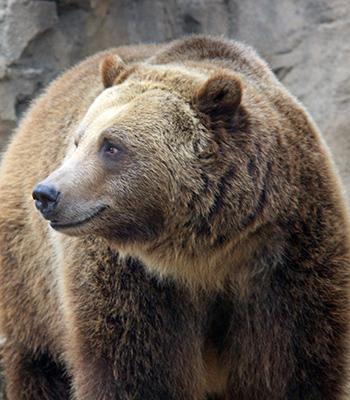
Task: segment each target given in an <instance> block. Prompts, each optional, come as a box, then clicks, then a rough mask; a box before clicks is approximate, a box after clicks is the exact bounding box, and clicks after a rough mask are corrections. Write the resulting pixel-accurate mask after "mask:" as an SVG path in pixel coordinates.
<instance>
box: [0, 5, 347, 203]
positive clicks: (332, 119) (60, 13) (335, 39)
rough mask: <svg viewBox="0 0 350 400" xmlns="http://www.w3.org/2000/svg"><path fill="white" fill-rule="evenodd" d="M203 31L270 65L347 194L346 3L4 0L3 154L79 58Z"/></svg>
mask: <svg viewBox="0 0 350 400" xmlns="http://www.w3.org/2000/svg"><path fill="white" fill-rule="evenodd" d="M204 32H205V33H209V34H213V35H226V36H228V37H231V38H236V39H239V40H242V41H244V42H246V43H249V44H252V45H253V46H255V47H256V49H257V50H258V51H259V52H260V54H261V55H262V56H263V57H265V58H266V59H267V60H268V61H269V63H270V65H271V66H272V68H273V69H274V71H275V72H276V74H277V76H278V77H279V78H280V79H281V80H282V81H283V82H284V83H285V85H286V86H287V87H289V89H290V90H291V91H292V92H293V93H294V94H295V95H296V96H297V97H298V98H299V99H300V100H301V101H302V102H303V103H304V104H305V105H306V107H307V108H308V109H309V111H310V113H311V115H312V116H313V118H314V119H315V121H316V123H317V124H318V125H319V127H320V128H321V130H322V132H323V133H324V135H325V138H326V140H327V142H328V144H329V145H330V147H331V149H332V151H333V154H334V158H335V161H336V163H337V165H338V167H339V169H340V172H341V175H342V178H343V182H344V185H345V186H346V189H347V192H348V195H349V194H350V157H349V155H350V140H349V139H350V68H349V66H348V65H349V59H350V40H349V37H350V2H349V1H348V0H332V1H331V2H330V1H329V0H305V1H303V2H299V1H298V2H292V1H290V0H260V1H259V2H257V1H255V0H56V1H43V0H0V147H2V148H4V145H5V143H6V140H7V138H8V135H9V132H10V131H11V130H12V129H13V128H14V127H15V126H16V124H17V123H18V119H19V118H20V116H21V114H22V113H23V111H24V110H25V109H26V107H27V106H28V104H29V102H30V100H31V99H32V98H33V97H35V96H36V95H37V94H38V93H39V92H40V90H41V89H42V88H43V87H45V86H46V85H47V84H48V83H49V82H50V81H51V80H52V79H53V78H54V77H56V76H57V75H58V74H59V73H61V72H62V71H63V70H64V69H66V68H67V67H69V66H71V65H72V64H74V63H75V62H77V61H78V60H80V59H82V58H84V57H86V56H88V55H89V54H91V53H94V52H96V51H99V50H102V49H105V48H109V47H113V46H119V45H125V44H131V43H142V42H164V41H169V40H171V39H174V38H177V37H179V36H182V35H187V34H191V33H204ZM349 198H350V195H349Z"/></svg>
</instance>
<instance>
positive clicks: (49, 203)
mask: <svg viewBox="0 0 350 400" xmlns="http://www.w3.org/2000/svg"><path fill="white" fill-rule="evenodd" d="M60 195H61V193H60V192H59V191H58V190H57V189H56V187H55V186H54V185H52V184H51V183H39V184H38V185H36V187H35V188H34V191H33V199H34V200H35V206H36V208H37V209H38V210H39V211H40V212H41V213H42V214H43V215H44V216H47V215H48V214H49V213H50V212H51V211H53V210H54V209H55V208H56V206H57V204H58V201H59V199H60V197H61V196H60Z"/></svg>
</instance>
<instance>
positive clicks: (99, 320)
mask: <svg viewBox="0 0 350 400" xmlns="http://www.w3.org/2000/svg"><path fill="white" fill-rule="evenodd" d="M116 55H117V56H116ZM147 57H150V58H147ZM99 74H101V75H102V83H103V85H104V88H106V90H104V91H103V89H104V88H103V86H102V84H101V83H100V82H101V79H100V78H99V77H98V76H99ZM0 179H1V180H0V182H1V183H0V256H1V269H0V274H1V276H0V278H1V280H0V284H1V298H0V304H1V317H2V321H3V323H2V330H3V333H4V335H5V337H6V343H5V347H4V350H3V357H4V367H5V375H6V381H7V387H8V397H9V399H10V400H14V399H17V400H18V399H19V400H22V399H23V400H24V399H39V400H40V399H70V398H71V399H75V400H83V399H84V400H96V399H104V400H109V399H110V400H112V399H126V400H131V399H140V400H141V399H142V400H146V399H150V400H151V399H152V400H157V399H159V400H160V399H161V400H167V399H169V400H170V399H173V400H181V399H183V400H190V399H191V400H209V399H214V398H215V399H220V400H248V399H249V400H253V399H257V400H262V399H266V400H267V399H268V400H282V399H283V400H285V399H288V400H297V399H298V400H301V399H303V400H304V399H305V400H311V399H314V400H316V399H317V400H322V399H327V400H340V399H344V396H345V385H346V383H347V379H348V372H347V358H348V357H347V352H348V344H347V336H348V333H349V332H348V331H349V329H348V328H349V294H348V291H349V287H348V285H349V266H350V240H349V239H350V232H349V220H348V215H347V211H346V209H345V202H344V199H343V196H342V193H341V189H340V186H339V183H338V179H337V176H336V174H335V172H334V168H333V166H332V163H331V160H330V156H329V154H328V150H327V148H326V147H325V145H324V143H323V141H322V139H321V136H320V135H319V133H318V132H317V130H316V128H315V127H314V125H313V123H312V122H311V120H310V118H309V117H308V115H307V113H306V111H305V110H304V108H303V107H302V106H301V105H300V104H299V103H298V102H297V101H296V100H295V99H294V98H293V97H292V96H291V95H290V94H289V93H288V92H287V91H286V89H285V88H284V87H283V86H282V85H281V84H280V83H279V82H278V81H277V80H276V78H275V77H274V76H273V74H272V73H271V71H270V70H269V68H268V67H267V66H266V64H265V63H264V62H263V61H262V60H261V59H260V58H259V57H258V56H257V55H256V53H255V52H254V51H253V50H252V49H250V48H249V47H247V46H244V45H242V44H239V43H237V42H233V41H225V40H216V39H210V38H206V37H193V38H188V39H184V40H181V41H178V42H174V43H172V44H170V45H168V46H158V47H157V46H142V47H134V48H132V47H131V48H121V49H117V50H111V51H109V52H105V53H100V54H98V55H96V56H95V57H92V58H91V59H88V60H86V61H85V62H83V63H82V64H80V65H79V66H77V67H76V68H74V69H73V70H71V71H69V72H68V73H66V74H65V75H63V76H62V77H61V78H59V79H58V80H57V81H56V82H54V83H53V84H52V85H51V86H50V87H49V88H48V89H47V91H46V92H45V93H44V94H43V95H42V96H41V97H40V98H39V99H38V100H37V101H36V102H35V103H34V104H33V106H32V107H31V109H30V111H29V112H28V114H27V116H26V118H25V119H24V120H23V122H22V124H21V126H20V128H19V129H18V132H17V133H16V134H15V135H14V138H13V141H12V143H11V145H10V147H9V150H8V152H7V153H6V154H5V156H4V160H3V164H2V167H1V172H0ZM39 182H41V184H40V185H41V186H37V187H36V189H35V191H34V197H35V198H36V205H37V207H38V208H39V209H40V210H41V211H42V213H43V215H44V217H45V218H46V219H48V220H50V221H51V222H50V224H51V227H53V228H54V229H52V228H51V227H50V226H49V223H48V222H47V221H45V220H44V219H43V218H42V217H41V216H40V214H39V212H37V211H36V210H35V208H34V204H33V203H34V202H33V200H32V199H31V193H32V191H33V188H34V187H35V185H36V184H37V183H39ZM43 188H44V189H45V192H43V193H44V194H45V196H44V197H43V195H42V194H41V192H40V190H43ZM39 189H40V190H39ZM48 189H50V190H51V191H48ZM52 193H54V194H55V195H54V196H53V195H52ZM51 197H52V198H51ZM81 221H83V222H82V223H80V222H81ZM78 222H79V223H78ZM60 231H61V232H60ZM62 233H65V235H63V234H62Z"/></svg>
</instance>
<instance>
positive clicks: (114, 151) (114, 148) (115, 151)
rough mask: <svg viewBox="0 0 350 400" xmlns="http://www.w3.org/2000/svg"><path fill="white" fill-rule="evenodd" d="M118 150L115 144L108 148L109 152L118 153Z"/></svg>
mask: <svg viewBox="0 0 350 400" xmlns="http://www.w3.org/2000/svg"><path fill="white" fill-rule="evenodd" d="M118 151H119V150H118V149H117V148H116V147H115V146H109V147H108V149H107V153H109V154H116V153H118Z"/></svg>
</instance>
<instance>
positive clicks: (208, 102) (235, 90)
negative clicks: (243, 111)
mask: <svg viewBox="0 0 350 400" xmlns="http://www.w3.org/2000/svg"><path fill="white" fill-rule="evenodd" d="M241 99H242V85H241V82H240V80H239V78H238V77H237V76H235V75H229V74H225V73H222V74H218V75H214V76H213V77H211V78H209V79H208V80H207V81H206V83H205V84H204V85H203V86H202V87H201V88H200V89H199V90H198V91H197V93H196V94H195V96H194V105H195V106H196V107H197V108H198V110H199V111H201V112H202V113H204V114H207V115H208V116H209V117H210V118H211V119H212V120H214V121H218V120H221V121H228V120H229V119H231V118H232V117H233V116H234V114H235V113H236V111H237V108H238V106H239V105H240V103H241Z"/></svg>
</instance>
